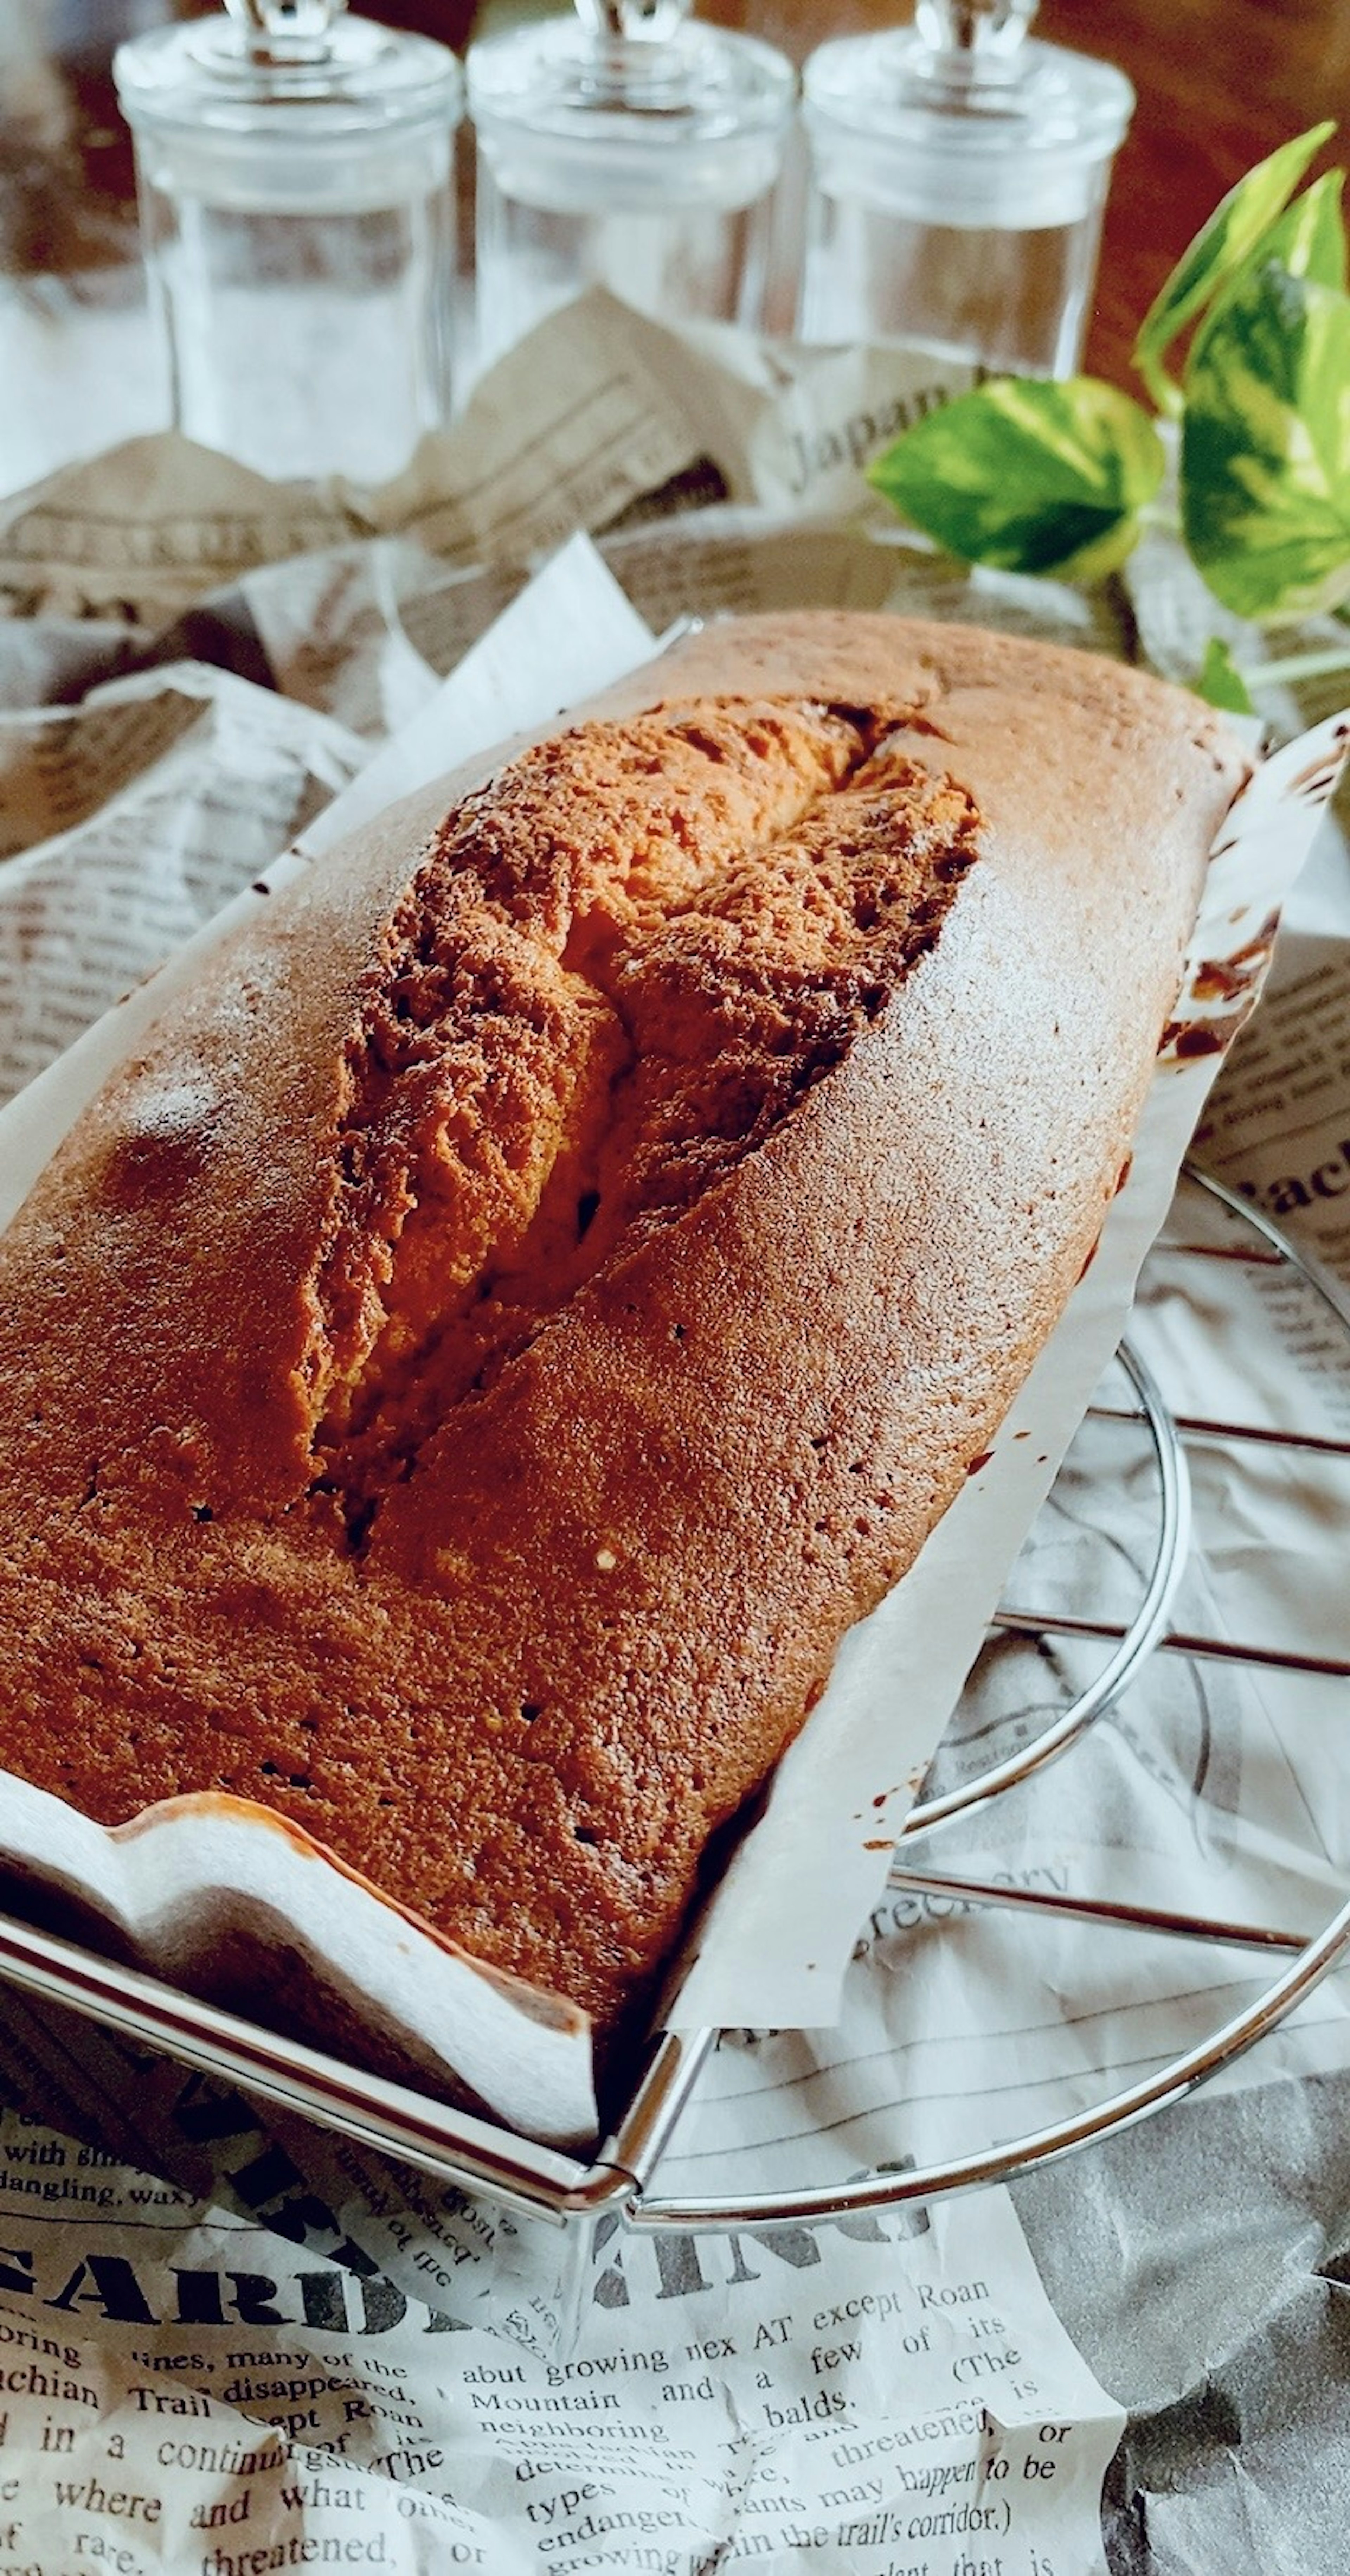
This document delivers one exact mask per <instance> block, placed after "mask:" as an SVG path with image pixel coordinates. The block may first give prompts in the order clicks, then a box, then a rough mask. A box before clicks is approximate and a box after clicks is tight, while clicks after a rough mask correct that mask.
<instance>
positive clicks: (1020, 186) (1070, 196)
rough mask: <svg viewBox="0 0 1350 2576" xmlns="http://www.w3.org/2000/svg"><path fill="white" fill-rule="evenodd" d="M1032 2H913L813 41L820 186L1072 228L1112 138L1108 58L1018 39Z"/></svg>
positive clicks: (899, 204)
mask: <svg viewBox="0 0 1350 2576" xmlns="http://www.w3.org/2000/svg"><path fill="white" fill-rule="evenodd" d="M1035 8H1036V0H919V5H918V10H917V15H916V18H915V22H914V24H913V26H909V27H894V28H887V29H886V30H884V31H883V32H882V33H881V34H879V35H874V36H845V37H840V38H836V39H835V40H834V41H833V42H832V43H830V44H826V45H821V46H820V47H819V48H818V49H817V51H816V52H815V53H813V54H812V55H811V57H810V60H809V61H808V63H807V65H806V69H805V72H804V74H803V92H804V106H805V116H806V123H807V127H808V131H809V133H810V136H811V142H812V146H813V150H814V152H815V156H816V164H817V174H818V176H819V178H820V181H821V184H822V185H823V186H824V187H825V188H827V189H830V190H832V191H833V192H834V193H838V194H840V195H848V196H855V197H861V198H864V199H865V200H866V201H867V202H868V203H869V204H874V205H876V206H878V207H882V208H884V209H885V210H886V211H887V212H888V213H891V214H895V215H900V216H903V217H906V218H908V219H909V220H911V221H916V222H921V223H928V224H949V225H964V226H970V225H988V226H989V227H990V228H991V229H1002V228H1005V227H1016V228H1018V229H1026V228H1030V227H1032V226H1037V225H1045V226H1050V225H1056V224H1064V223H1071V222H1074V221H1076V220H1077V219H1078V218H1079V217H1080V216H1081V215H1082V214H1084V213H1085V212H1086V211H1087V209H1088V206H1089V204H1090V202H1091V200H1092V196H1093V192H1094V189H1095V185H1096V176H1097V173H1098V171H1099V169H1100V166H1101V164H1102V163H1103V162H1106V161H1109V160H1110V158H1111V156H1112V154H1113V153H1114V152H1115V151H1116V150H1117V148H1118V146H1119V144H1120V143H1121V141H1122V139H1123V137H1124V134H1125V131H1126V128H1127V126H1128V124H1129V121H1130V115H1131V112H1132V110H1133V107H1134V91H1133V89H1132V87H1131V85H1130V83H1129V81H1128V80H1127V79H1126V77H1125V74H1124V73H1123V72H1121V71H1118V70H1117V69H1116V67H1115V65H1114V64H1112V63H1105V62H1099V61H1097V60H1095V59H1094V58H1092V57H1091V56H1089V55H1086V54H1076V53H1070V52H1068V51H1067V50H1066V49H1065V48H1064V47H1063V46H1059V45H1047V44H1042V43H1039V42H1038V41H1037V40H1036V39H1034V38H1032V37H1029V36H1028V34H1027V28H1028V25H1029V23H1030V21H1031V19H1032V17H1033V16H1034V14H1035Z"/></svg>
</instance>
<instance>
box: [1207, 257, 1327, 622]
mask: <svg viewBox="0 0 1350 2576" xmlns="http://www.w3.org/2000/svg"><path fill="white" fill-rule="evenodd" d="M1185 392H1186V410H1185V420H1184V426H1183V431H1182V448H1181V508H1182V527H1183V532H1184V535H1185V538H1186V543H1187V545H1188V547H1189V549H1190V552H1191V555H1192V558H1193V560H1194V561H1195V563H1196V564H1197V566H1198V567H1199V570H1200V571H1201V572H1202V573H1203V575H1204V578H1205V580H1206V581H1207V582H1208V584H1209V586H1210V588H1211V590H1212V591H1213V592H1214V594H1215V596H1216V598H1218V599H1221V600H1222V601H1223V603H1224V606H1225V607H1226V608H1231V609H1233V610H1235V611H1236V612H1237V614H1238V615H1239V616H1241V617H1251V618H1267V619H1275V618H1281V617H1302V616H1311V615H1315V614H1316V613H1317V612H1318V611H1320V610H1325V609H1328V608H1332V607H1334V606H1335V605H1336V604H1337V602H1338V601H1340V600H1342V599H1345V598H1347V597H1350V298H1347V297H1346V295H1345V294H1344V293H1343V292H1341V290H1340V289H1339V287H1337V286H1333V285H1329V284H1326V283H1324V282H1323V280H1322V278H1321V277H1320V276H1318V275H1315V274H1312V273H1309V274H1306V275H1302V276H1298V275H1295V274H1294V272H1293V271H1292V270H1291V269H1290V268H1288V267H1287V266H1285V265H1284V264H1283V262H1281V261H1278V260H1265V259H1263V260H1261V261H1260V262H1259V263H1256V264H1255V265H1254V266H1253V267H1252V268H1251V269H1250V270H1249V271H1248V272H1247V273H1246V274H1245V275H1244V276H1243V277H1241V278H1240V279H1239V280H1238V281H1237V283H1236V285H1234V286H1233V287H1232V288H1231V289H1230V291H1229V292H1228V294H1227V295H1226V296H1225V297H1224V299H1223V301H1222V303H1221V304H1220V305H1219V306H1218V307H1217V308H1216V310H1215V311H1214V312H1213V313H1212V314H1211V315H1210V317H1209V319H1208V321H1207V322H1206V324H1205V327H1204V329H1203V331H1202V333H1201V334H1200V337H1199V339H1198V341H1197V343H1196V346H1195V347H1194V349H1193V350H1192V352H1191V358H1190V363H1189V365H1188V367H1187V370H1186V379H1185Z"/></svg>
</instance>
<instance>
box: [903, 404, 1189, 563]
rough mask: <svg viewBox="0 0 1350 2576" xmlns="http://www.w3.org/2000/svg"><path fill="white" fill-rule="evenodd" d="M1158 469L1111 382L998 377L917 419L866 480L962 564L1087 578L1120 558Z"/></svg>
mask: <svg viewBox="0 0 1350 2576" xmlns="http://www.w3.org/2000/svg"><path fill="white" fill-rule="evenodd" d="M1163 465H1164V457H1163V448H1162V441H1161V439H1160V438H1159V436H1158V433H1157V430H1156V429H1155V427H1154V425H1153V422H1152V421H1151V420H1150V419H1149V416H1148V413H1147V412H1146V411H1145V410H1144V409H1143V408H1142V406H1141V405H1140V404H1139V403H1137V402H1134V401H1132V400H1131V398H1130V396H1129V395H1128V394H1123V393H1118V392H1117V391H1116V388H1115V386H1114V385H1106V384H1099V383H1098V382H1097V380H1096V378H1095V377H1092V376H1072V377H1070V378H1069V380H1068V382H1067V383H1064V384H1054V383H1041V382H1033V381H1030V380H1026V379H1023V378H1020V377H1013V376H1009V377H1004V378H1001V379H1000V380H999V381H998V382H997V383H995V384H987V385H977V386H976V387H975V388H974V390H973V392H971V393H967V394H958V396H957V397H956V400H955V401H954V402H950V403H947V404H945V405H944V406H943V408H942V409H941V410H940V411H933V412H929V413H928V414H927V416H926V417H925V418H924V419H923V420H921V421H918V422H916V424H915V426H914V428H913V429H911V430H908V431H906V433H905V436H904V437H903V438H901V439H898V440H897V441H896V444H895V446H894V447H890V448H887V450H886V452H885V454H884V455H882V456H878V457H876V458H874V460H873V462H872V464H871V465H870V466H869V467H868V469H867V472H868V480H869V482H871V483H873V484H875V486H876V488H877V490H878V491H879V492H884V494H885V496H886V498H887V500H888V501H890V502H891V503H892V504H893V505H894V507H895V508H896V509H897V510H898V511H899V512H900V513H901V515H902V516H903V517H904V518H907V519H910V520H912V521H913V523H914V525H915V526H916V527H919V528H923V529H925V530H926V532H927V534H928V535H929V536H930V537H935V538H936V539H937V541H938V544H939V545H942V546H945V547H946V548H947V550H948V552H949V553H951V554H954V555H961V556H964V558H965V560H966V562H967V563H985V564H995V565H998V566H999V567H1000V568H1001V569H1002V570H1003V571H1005V572H1032V573H1060V574H1066V575H1068V576H1070V577H1071V578H1075V579H1077V580H1080V581H1087V580H1094V579H1096V578H1098V577H1099V576H1101V575H1103V574H1105V573H1108V572H1112V571H1114V569H1115V567H1116V565H1117V564H1119V563H1122V562H1123V561H1124V559H1125V557H1126V555H1127V554H1128V553H1129V551H1130V548H1131V546H1132V545H1133V544H1134V541H1135V537H1136V535H1137V533H1138V526H1137V514H1138V512H1139V510H1140V509H1141V508H1142V507H1143V505H1144V503H1145V502H1146V501H1151V500H1152V498H1153V495H1154V493H1155V492H1156V491H1157V489H1158V486H1159V484H1160V483H1161V481H1162V476H1163Z"/></svg>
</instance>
